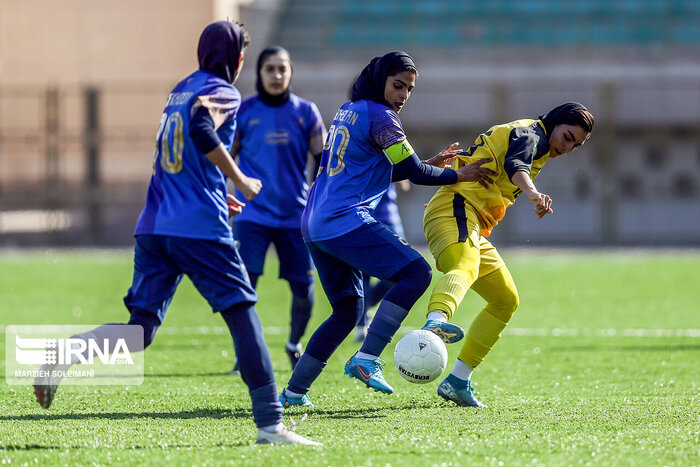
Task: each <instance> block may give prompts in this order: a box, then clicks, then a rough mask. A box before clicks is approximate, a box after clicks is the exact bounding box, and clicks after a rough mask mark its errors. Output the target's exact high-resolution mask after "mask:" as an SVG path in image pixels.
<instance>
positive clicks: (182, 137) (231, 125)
mask: <svg viewBox="0 0 700 467" xmlns="http://www.w3.org/2000/svg"><path fill="white" fill-rule="evenodd" d="M240 102H241V95H240V93H239V92H238V90H237V89H236V88H235V87H233V86H232V85H231V84H229V83H227V82H226V81H225V80H223V79H221V78H219V77H217V76H216V75H214V74H212V73H209V72H206V71H202V70H200V71H196V72H194V73H193V74H191V75H190V76H188V77H187V78H185V79H184V80H182V81H181V82H180V83H179V84H178V85H177V86H175V88H174V89H173V90H172V91H171V92H170V95H169V96H168V101H167V103H166V105H165V109H164V110H163V116H162V118H161V121H160V127H159V128H158V133H157V135H156V148H155V152H154V155H153V175H152V177H151V181H150V183H149V185H148V195H147V197H146V206H145V207H144V208H143V211H142V212H141V215H140V216H139V220H138V222H137V224H136V230H135V232H134V234H135V235H139V234H155V235H170V236H175V237H190V238H203V239H210V240H232V238H233V236H232V234H231V227H230V226H229V224H228V207H227V204H226V177H225V176H224V174H223V172H222V171H221V170H220V169H219V168H218V167H217V166H216V165H214V164H213V163H212V162H211V161H209V159H207V158H206V156H205V155H204V154H202V151H200V150H199V149H198V148H197V147H196V146H195V144H194V142H193V141H192V138H190V134H189V128H190V118H191V117H192V116H193V115H194V114H195V112H196V111H197V110H198V109H199V108H200V107H205V108H207V109H208V110H209V114H210V116H211V118H212V120H213V122H214V127H215V129H216V132H217V134H218V136H219V138H220V139H221V141H222V142H223V143H224V145H225V146H226V148H227V149H228V150H230V148H231V143H232V142H233V135H234V132H235V129H236V119H235V117H236V112H237V111H238V107H239V106H240Z"/></svg>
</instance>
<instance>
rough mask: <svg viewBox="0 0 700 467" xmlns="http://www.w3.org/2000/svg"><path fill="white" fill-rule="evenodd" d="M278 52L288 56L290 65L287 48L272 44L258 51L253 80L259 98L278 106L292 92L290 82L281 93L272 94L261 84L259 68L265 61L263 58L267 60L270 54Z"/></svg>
mask: <svg viewBox="0 0 700 467" xmlns="http://www.w3.org/2000/svg"><path fill="white" fill-rule="evenodd" d="M278 53H282V54H286V55H287V57H289V66H290V67H291V66H292V58H291V56H290V55H289V52H287V49H285V48H284V47H280V46H279V45H272V46H270V47H268V48H266V49H265V50H263V51H262V52H260V55H258V67H257V68H256V76H257V78H256V80H255V89H257V91H258V96H260V100H261V101H263V102H264V103H266V104H267V105H271V106H273V107H278V106H280V105H282V104H284V103H286V102H287V101H288V100H289V95H290V94H291V93H292V82H291V81H290V82H289V86H287V89H285V90H284V91H283V92H282V94H278V95H276V96H273V95H272V94H269V93H268V92H267V91H265V87H264V86H263V83H262V79H260V70H261V69H262V66H263V63H265V60H267V57H269V56H270V55H275V54H278Z"/></svg>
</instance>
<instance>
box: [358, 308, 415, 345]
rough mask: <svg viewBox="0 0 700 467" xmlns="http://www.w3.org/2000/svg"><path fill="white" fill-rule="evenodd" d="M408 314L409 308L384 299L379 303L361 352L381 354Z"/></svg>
mask: <svg viewBox="0 0 700 467" xmlns="http://www.w3.org/2000/svg"><path fill="white" fill-rule="evenodd" d="M406 316H408V310H405V309H403V308H401V307H400V306H398V305H395V304H394V303H391V302H390V301H387V300H384V301H383V302H382V303H381V305H379V309H378V310H377V314H376V315H374V319H373V320H372V324H370V325H369V329H368V330H367V337H365V341H364V343H363V344H362V348H361V349H360V352H363V353H367V354H370V355H376V356H380V355H381V354H382V351H383V350H384V348H385V347H386V346H387V345H389V342H391V338H392V337H394V334H396V331H398V330H399V327H401V323H402V322H403V320H404V319H405V318H406Z"/></svg>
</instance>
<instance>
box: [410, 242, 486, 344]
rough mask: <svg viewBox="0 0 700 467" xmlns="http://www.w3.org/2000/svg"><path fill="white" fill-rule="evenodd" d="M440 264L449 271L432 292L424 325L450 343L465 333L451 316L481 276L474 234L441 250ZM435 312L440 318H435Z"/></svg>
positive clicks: (424, 327)
mask: <svg viewBox="0 0 700 467" xmlns="http://www.w3.org/2000/svg"><path fill="white" fill-rule="evenodd" d="M437 264H438V265H439V267H440V269H441V270H442V271H444V272H445V275H443V276H442V277H441V278H440V279H439V280H438V282H437V284H435V287H434V288H433V292H432V294H431V295H430V302H429V305H428V315H429V318H428V321H427V322H426V324H425V326H423V329H426V330H429V331H432V332H434V333H435V334H437V335H438V336H439V337H440V338H441V339H442V340H443V341H444V342H445V343H446V344H451V343H454V342H458V341H460V340H461V339H462V338H463V337H464V331H463V330H462V328H461V327H459V326H457V325H456V324H452V323H448V322H447V320H449V319H450V318H452V316H453V315H454V313H455V312H456V311H457V308H458V307H459V304H460V303H462V300H463V299H464V296H465V294H466V293H467V291H468V290H469V288H470V287H471V285H472V284H473V283H474V281H475V280H476V277H477V276H478V273H479V248H478V247H476V246H475V245H474V244H473V242H472V241H471V239H470V238H467V239H466V241H464V242H461V243H453V244H452V245H449V246H448V247H446V248H445V249H444V250H443V251H442V252H441V253H440V256H439V257H438V258H437ZM441 315H442V316H441ZM432 316H436V317H437V319H432V318H431V317H432ZM443 318H444V319H443Z"/></svg>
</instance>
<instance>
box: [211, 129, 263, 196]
mask: <svg viewBox="0 0 700 467" xmlns="http://www.w3.org/2000/svg"><path fill="white" fill-rule="evenodd" d="M206 157H207V159H209V160H210V161H211V162H212V163H213V164H214V165H216V166H217V167H218V168H220V169H221V171H222V172H223V173H224V175H226V176H227V177H228V178H230V179H231V181H232V182H233V183H234V185H236V188H238V189H239V190H241V192H243V196H245V198H246V199H247V200H251V199H253V198H255V195H257V194H258V193H259V192H260V189H261V188H262V182H261V181H260V180H258V179H257V178H252V177H248V176H246V175H245V174H244V173H243V172H241V169H239V168H238V165H237V164H236V163H235V162H234V161H233V158H232V157H231V155H230V154H229V153H228V151H227V150H226V147H225V146H224V143H220V144H219V145H218V146H216V147H215V148H214V149H213V150H211V151H210V152H208V153H207V154H206Z"/></svg>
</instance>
